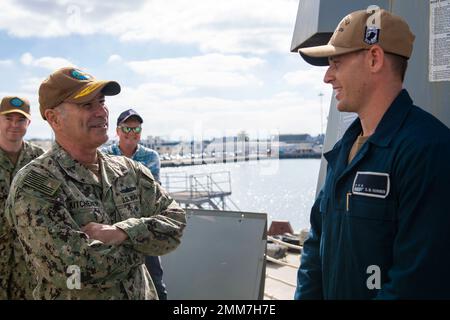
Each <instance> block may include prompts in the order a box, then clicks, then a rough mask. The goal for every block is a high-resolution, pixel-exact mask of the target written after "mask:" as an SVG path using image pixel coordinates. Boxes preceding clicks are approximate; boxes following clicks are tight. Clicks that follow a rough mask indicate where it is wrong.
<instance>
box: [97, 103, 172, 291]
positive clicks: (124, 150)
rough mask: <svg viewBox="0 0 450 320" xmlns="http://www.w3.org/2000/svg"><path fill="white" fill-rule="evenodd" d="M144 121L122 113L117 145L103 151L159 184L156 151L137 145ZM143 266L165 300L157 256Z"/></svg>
mask: <svg viewBox="0 0 450 320" xmlns="http://www.w3.org/2000/svg"><path fill="white" fill-rule="evenodd" d="M143 122H144V120H143V119H142V117H141V116H140V115H139V114H138V113H137V112H136V111H134V110H133V109H128V110H125V111H124V112H122V113H121V114H120V115H119V118H117V128H116V133H117V135H118V136H119V143H118V144H112V145H110V146H108V147H106V148H104V149H103V151H104V152H105V153H108V154H113V155H116V156H121V155H124V156H126V157H128V158H131V159H133V160H134V161H137V162H140V163H142V164H143V165H144V166H146V167H147V168H149V169H150V171H151V173H152V175H153V177H154V178H155V180H156V181H157V182H158V183H159V184H161V180H160V177H159V171H160V168H161V161H160V159H159V155H158V153H157V152H156V151H154V150H152V149H149V148H146V147H144V146H142V145H140V144H139V141H140V140H141V132H142V123H143ZM145 265H146V266H147V269H148V271H149V273H150V276H151V277H152V280H153V283H154V285H155V288H156V291H157V292H158V297H159V300H167V290H166V285H165V284H164V282H163V269H162V267H161V259H160V257H157V256H146V257H145Z"/></svg>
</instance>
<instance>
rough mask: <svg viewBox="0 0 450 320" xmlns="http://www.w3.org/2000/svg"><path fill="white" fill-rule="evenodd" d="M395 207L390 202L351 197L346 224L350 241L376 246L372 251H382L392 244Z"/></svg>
mask: <svg viewBox="0 0 450 320" xmlns="http://www.w3.org/2000/svg"><path fill="white" fill-rule="evenodd" d="M395 209H396V205H395V202H394V201H392V200H387V199H378V198H370V197H365V196H357V195H353V196H352V199H351V201H350V207H349V211H348V212H346V218H347V219H346V222H347V227H348V228H349V231H350V232H349V235H350V236H351V237H352V239H350V241H364V239H370V243H373V244H376V245H375V247H376V248H375V247H374V248H372V250H382V248H384V247H385V246H387V245H389V244H391V243H392V241H393V238H394V236H395V228H396V218H395V212H396V210H395Z"/></svg>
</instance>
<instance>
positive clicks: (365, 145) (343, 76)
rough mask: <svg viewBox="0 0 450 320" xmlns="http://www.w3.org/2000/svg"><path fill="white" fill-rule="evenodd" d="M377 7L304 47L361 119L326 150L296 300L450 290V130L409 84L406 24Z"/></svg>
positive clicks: (432, 295)
mask: <svg viewBox="0 0 450 320" xmlns="http://www.w3.org/2000/svg"><path fill="white" fill-rule="evenodd" d="M377 14H379V17H380V24H379V25H378V26H376V27H370V26H371V25H372V24H371V23H368V18H369V17H370V16H371V13H368V12H366V10H361V11H356V12H353V13H350V14H349V15H348V16H346V17H345V18H344V19H342V21H341V22H340V23H339V25H338V26H337V28H336V30H335V32H334V34H333V36H332V37H331V39H330V41H329V42H328V44H326V45H322V46H316V47H309V48H302V49H300V50H299V52H300V54H301V56H302V57H303V58H304V59H305V61H307V62H308V63H310V64H312V65H316V66H328V69H327V71H326V73H325V77H324V81H325V82H326V83H329V84H330V85H332V87H333V89H334V93H335V95H336V99H337V101H338V104H337V108H338V110H339V111H345V112H355V113H357V114H358V118H357V119H356V120H355V121H354V122H353V123H352V124H351V126H350V127H349V128H348V130H347V131H346V133H345V134H344V136H343V137H342V139H341V140H340V141H338V142H337V143H336V145H335V146H334V147H333V149H332V150H331V151H329V152H327V153H325V154H324V157H325V159H326V160H327V162H328V167H327V176H326V181H325V184H324V186H323V187H322V189H321V191H320V193H319V195H318V197H317V199H316V201H315V203H314V205H313V208H312V211H311V229H310V234H309V237H308V239H307V240H306V241H305V243H304V248H303V254H302V258H301V266H300V268H299V270H298V284H297V289H296V293H295V299H372V298H376V299H449V298H450V277H449V276H448V272H449V270H450V255H449V254H448V248H449V247H450V200H449V195H448V192H449V191H450V130H449V128H448V127H446V126H445V125H444V124H443V123H441V122H440V121H439V120H437V119H436V118H435V117H433V116H432V115H430V114H429V113H427V112H425V111H424V110H422V109H421V108H419V107H417V106H415V105H414V104H413V101H412V99H411V98H410V96H409V94H408V92H407V90H405V89H403V78H404V75H405V71H406V68H407V63H408V59H409V57H410V56H411V54H412V50H413V41H414V38H415V36H414V35H413V34H412V32H411V31H410V29H409V26H408V24H407V23H406V22H405V21H404V20H403V19H402V18H400V17H398V16H395V15H392V14H391V13H389V12H387V11H385V10H380V11H379V12H377Z"/></svg>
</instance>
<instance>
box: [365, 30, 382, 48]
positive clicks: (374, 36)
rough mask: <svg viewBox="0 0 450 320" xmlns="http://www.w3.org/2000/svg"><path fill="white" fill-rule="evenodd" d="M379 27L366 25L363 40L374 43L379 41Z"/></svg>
mask: <svg viewBox="0 0 450 320" xmlns="http://www.w3.org/2000/svg"><path fill="white" fill-rule="evenodd" d="M379 35H380V29H377V28H376V27H366V32H365V33H364V42H365V43H367V44H375V43H377V42H378V41H379V39H378V38H379Z"/></svg>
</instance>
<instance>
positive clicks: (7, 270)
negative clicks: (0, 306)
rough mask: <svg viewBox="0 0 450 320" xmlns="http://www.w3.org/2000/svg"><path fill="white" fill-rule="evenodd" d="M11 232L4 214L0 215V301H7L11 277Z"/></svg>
mask: <svg viewBox="0 0 450 320" xmlns="http://www.w3.org/2000/svg"><path fill="white" fill-rule="evenodd" d="M11 254H12V230H11V229H10V228H9V226H8V224H7V221H6V218H5V214H4V212H2V213H1V215H0V300H5V299H9V296H8V291H9V279H10V275H11Z"/></svg>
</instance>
